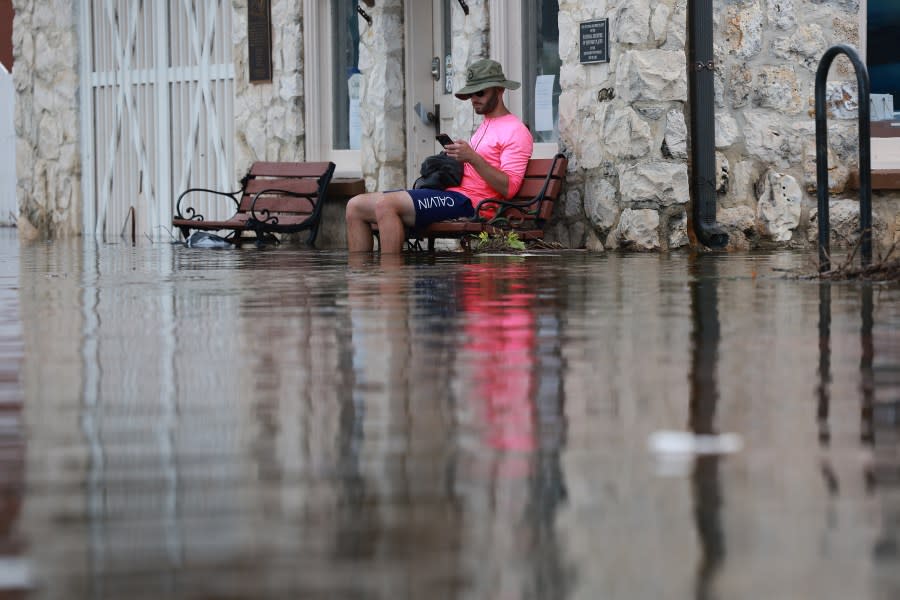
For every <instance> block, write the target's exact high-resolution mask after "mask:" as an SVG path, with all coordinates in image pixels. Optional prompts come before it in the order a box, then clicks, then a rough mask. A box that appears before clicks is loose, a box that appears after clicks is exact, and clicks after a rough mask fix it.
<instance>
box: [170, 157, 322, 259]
mask: <svg viewBox="0 0 900 600" xmlns="http://www.w3.org/2000/svg"><path fill="white" fill-rule="evenodd" d="M333 174H334V163H331V162H300V163H292V162H256V163H253V165H252V166H251V167H250V170H249V171H248V172H247V174H246V175H245V176H244V178H243V179H242V180H241V189H239V190H238V191H236V192H222V191H217V190H210V189H206V188H191V189H188V190H185V191H184V192H183V193H182V194H181V195H180V196H179V197H178V203H177V204H176V208H175V217H174V218H173V219H172V225H173V226H175V227H177V228H178V229H179V230H180V231H181V234H182V235H183V236H184V238H185V239H187V238H188V237H190V235H191V232H192V231H196V230H202V231H228V232H229V233H228V235H227V236H226V237H225V239H226V240H228V241H229V242H232V243H233V244H235V245H240V244H241V242H242V241H244V240H245V239H247V238H245V237H244V233H253V234H255V240H256V243H257V245H262V244H263V243H265V241H266V240H268V239H270V238H272V237H273V236H272V234H275V233H296V232H299V231H307V230H308V231H309V235H308V237H307V239H306V243H307V244H308V245H309V246H313V245H314V244H315V241H316V235H317V233H318V230H319V221H320V217H321V213H322V204H323V203H324V202H325V201H326V198H327V194H326V189H327V187H328V184H329V182H330V181H331V177H332V175H333ZM198 194H213V195H215V196H227V197H229V198H231V200H232V202H234V207H235V213H234V214H233V215H232V216H230V217H228V218H227V219H224V220H211V219H206V218H205V217H204V216H203V215H202V214H200V213H199V212H198V211H197V210H196V209H195V208H194V207H192V206H184V207H182V203H185V204H187V202H188V200H186V198H188V197H189V196H190V197H191V198H194V197H196V196H197V195H198Z"/></svg>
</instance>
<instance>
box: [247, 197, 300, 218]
mask: <svg viewBox="0 0 900 600" xmlns="http://www.w3.org/2000/svg"><path fill="white" fill-rule="evenodd" d="M315 209H316V202H315V198H305V197H303V198H294V197H291V196H265V195H263V196H260V197H259V199H258V200H257V201H256V205H255V206H254V207H253V210H254V211H256V212H257V213H259V212H261V211H264V210H267V211H269V212H270V213H272V212H277V213H283V214H289V213H298V214H305V215H309V214H312V212H313V211H314V210H315Z"/></svg>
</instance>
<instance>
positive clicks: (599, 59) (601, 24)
mask: <svg viewBox="0 0 900 600" xmlns="http://www.w3.org/2000/svg"><path fill="white" fill-rule="evenodd" d="M579 25H580V27H579V36H578V41H579V45H578V47H579V49H580V60H581V62H582V63H604V62H609V19H599V20H597V21H585V22H583V23H580V24H579Z"/></svg>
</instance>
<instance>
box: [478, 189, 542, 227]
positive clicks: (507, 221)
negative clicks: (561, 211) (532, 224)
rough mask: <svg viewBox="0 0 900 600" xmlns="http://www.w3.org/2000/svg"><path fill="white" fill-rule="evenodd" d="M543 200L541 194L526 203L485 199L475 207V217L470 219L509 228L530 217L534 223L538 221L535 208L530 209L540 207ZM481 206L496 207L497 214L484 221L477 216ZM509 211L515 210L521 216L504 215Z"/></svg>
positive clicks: (483, 218)
mask: <svg viewBox="0 0 900 600" xmlns="http://www.w3.org/2000/svg"><path fill="white" fill-rule="evenodd" d="M543 199H544V195H543V194H541V195H539V196H535V197H534V198H532V199H531V200H528V201H527V202H511V201H509V200H496V199H494V198H487V199H485V200H482V201H481V202H479V203H478V205H477V206H476V207H475V216H474V217H472V220H473V221H475V222H477V223H487V224H488V225H497V226H502V225H508V226H510V227H516V226H517V225H521V224H522V223H524V222H525V221H527V220H528V219H527V218H526V217H532V218H534V220H535V221H538V220H539V219H538V211H537V208H534V209H531V207H534V206H535V205H538V206H540V202H541V200H543ZM482 206H496V207H497V212H496V213H494V216H493V217H491V218H490V219H486V218H485V217H481V216H479V215H478V213H479V212H480V210H481V207H482ZM510 210H516V211H518V212H520V213H522V215H521V216H515V217H507V216H506V213H507V212H509V211H510Z"/></svg>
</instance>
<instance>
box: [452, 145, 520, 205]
mask: <svg viewBox="0 0 900 600" xmlns="http://www.w3.org/2000/svg"><path fill="white" fill-rule="evenodd" d="M444 150H445V151H446V152H447V156H449V157H450V158H455V159H456V160H458V161H459V162H461V163H469V164H470V165H472V166H473V167H474V168H475V170H476V171H477V172H478V174H479V175H481V177H482V178H483V179H484V180H485V182H487V184H488V185H489V186H491V187H492V188H493V189H494V191H496V192H497V193H498V194H499V195H500V196H501V197H503V198H505V197H506V192H507V191H508V190H509V177H507V175H506V173H504V172H503V171H501V170H500V169H496V168H494V167H492V166H491V165H490V164H488V162H487V161H486V160H484V157H483V156H481V155H480V154H478V153H477V152H476V151H475V149H474V148H472V146H470V145H469V143H468V142H465V141H458V142H453V143H452V144H448V145H447V146H446V147H445V148H444Z"/></svg>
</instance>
